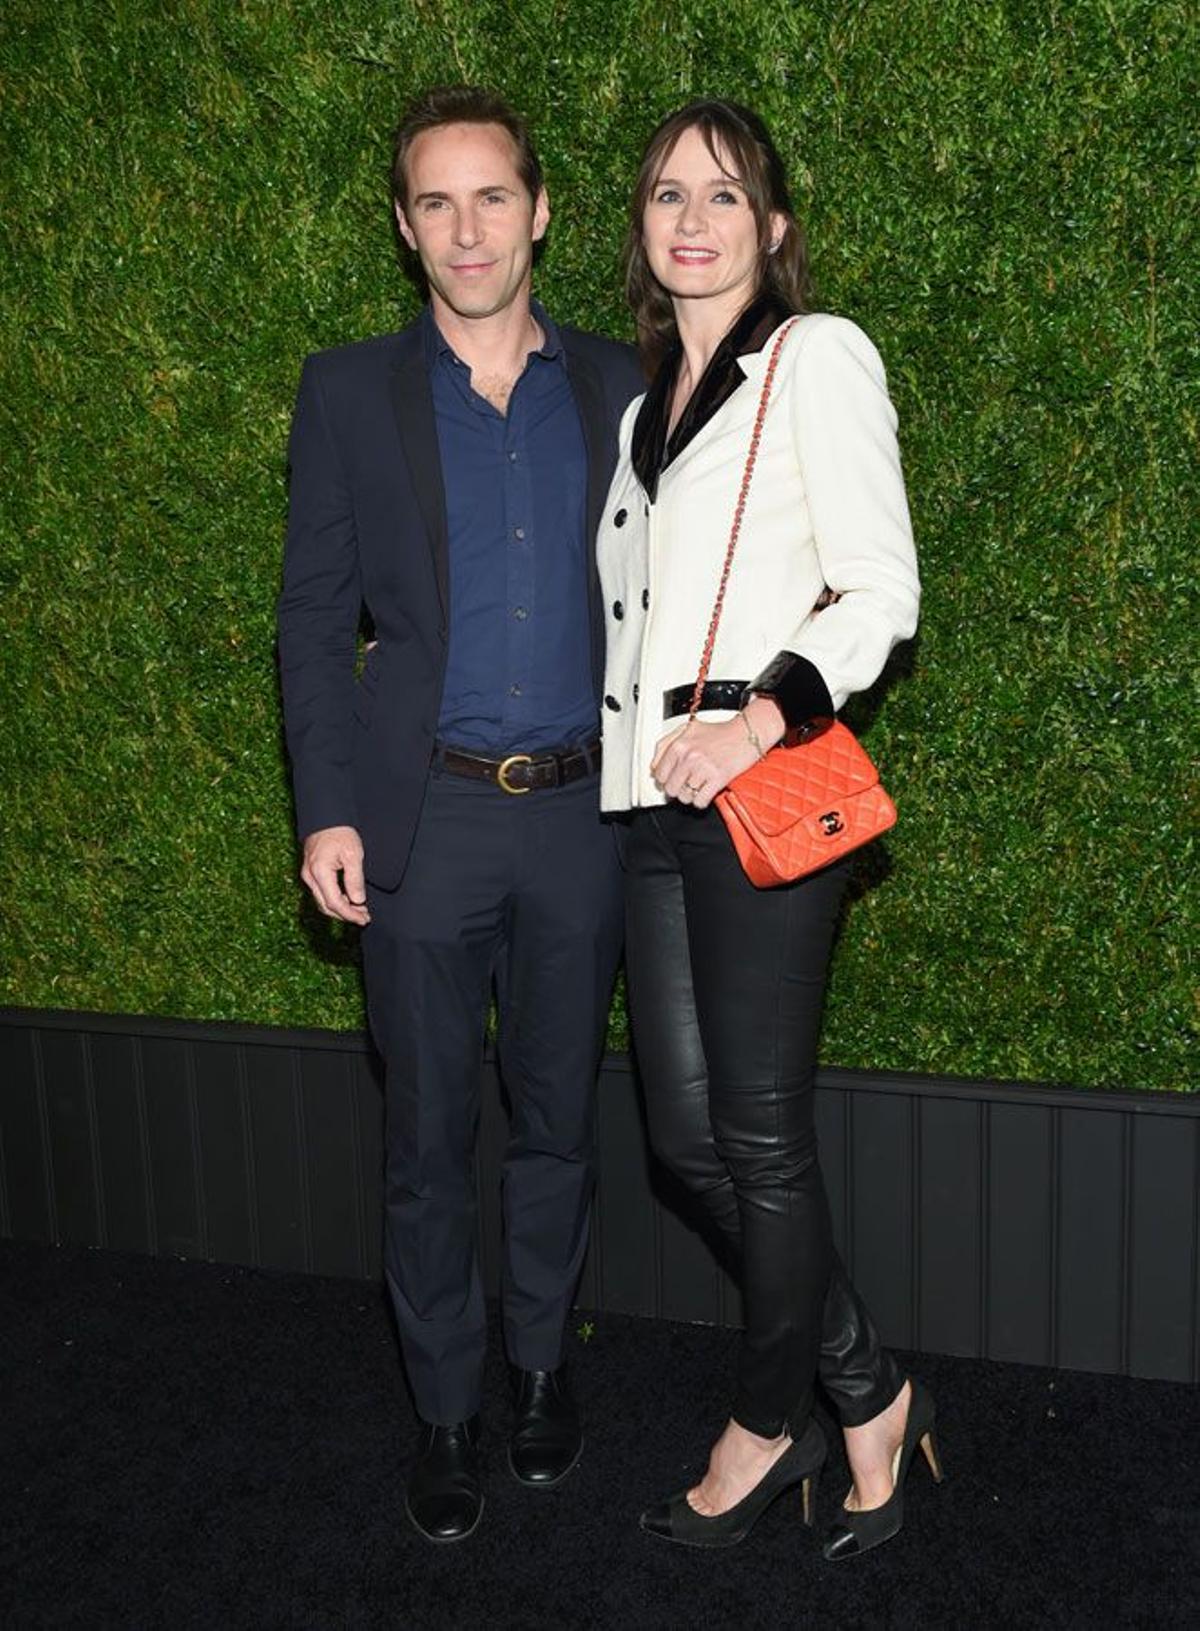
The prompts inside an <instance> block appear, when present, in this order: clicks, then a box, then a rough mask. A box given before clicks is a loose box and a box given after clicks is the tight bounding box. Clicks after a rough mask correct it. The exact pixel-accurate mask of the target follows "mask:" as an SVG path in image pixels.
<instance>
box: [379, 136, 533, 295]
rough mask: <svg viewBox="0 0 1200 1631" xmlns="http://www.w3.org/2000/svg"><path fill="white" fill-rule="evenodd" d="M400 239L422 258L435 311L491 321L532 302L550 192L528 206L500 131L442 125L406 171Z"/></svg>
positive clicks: (421, 142) (416, 150) (512, 152)
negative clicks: (524, 299) (439, 307)
mask: <svg viewBox="0 0 1200 1631" xmlns="http://www.w3.org/2000/svg"><path fill="white" fill-rule="evenodd" d="M405 170H406V176H407V182H408V186H407V195H408V196H407V203H406V204H405V205H404V207H403V208H401V206H400V205H399V204H397V206H396V219H397V221H398V222H399V223H400V232H401V234H402V236H403V238H404V241H405V243H406V244H407V245H408V246H409V248H410V249H412V250H415V252H416V253H417V255H419V256H420V260H421V265H422V266H423V267H424V269H425V276H426V277H427V278H428V279H429V288H430V293H431V296H432V299H433V302H434V306H435V309H436V307H437V305H438V304H439V303H441V304H443V305H445V306H448V307H449V308H450V310H451V311H453V312H454V313H455V314H456V315H457V316H459V317H465V318H479V317H491V316H494V315H495V313H497V312H501V311H505V310H506V309H507V308H508V307H509V306H511V305H512V304H513V302H514V301H515V300H517V299H518V298H520V297H521V296H522V295H525V296H526V297H527V296H528V292H529V285H530V276H531V268H532V265H533V246H534V244H535V242H536V241H537V240H538V239H539V238H540V237H541V236H542V234H543V233H544V232H545V230H546V225H547V223H548V222H549V220H550V206H549V204H548V203H547V200H546V193H545V189H544V188H543V190H542V191H541V192H540V193H539V194H538V196H537V198H536V199H534V198H530V196H529V189H528V188H527V187H526V186H525V183H524V182H523V181H522V180H521V175H520V172H519V171H518V169H517V153H516V147H515V144H514V142H513V139H512V137H511V136H510V135H509V134H508V132H507V131H506V130H505V129H504V128H503V127H502V126H500V125H479V124H455V125H439V126H438V127H437V129H435V130H426V131H423V132H422V133H421V135H419V136H418V137H417V138H416V140H415V141H414V142H413V144H412V146H411V147H410V148H409V150H408V155H407V159H406V164H405Z"/></svg>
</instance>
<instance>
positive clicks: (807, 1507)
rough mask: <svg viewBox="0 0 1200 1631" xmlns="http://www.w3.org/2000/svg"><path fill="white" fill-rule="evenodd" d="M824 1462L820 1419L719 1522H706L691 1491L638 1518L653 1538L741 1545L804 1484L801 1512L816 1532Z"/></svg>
mask: <svg viewBox="0 0 1200 1631" xmlns="http://www.w3.org/2000/svg"><path fill="white" fill-rule="evenodd" d="M824 1464H825V1435H824V1433H822V1431H821V1429H820V1428H819V1427H818V1426H817V1424H816V1422H815V1421H811V1420H810V1421H809V1423H808V1425H807V1426H806V1427H805V1429H804V1432H803V1433H802V1434H801V1436H800V1437H799V1438H798V1439H793V1441H792V1442H791V1444H789V1445H788V1447H787V1449H786V1450H785V1451H784V1452H783V1454H782V1455H781V1456H780V1457H779V1460H778V1461H775V1462H773V1463H772V1465H771V1467H770V1469H769V1471H768V1472H767V1473H766V1474H765V1475H764V1476H763V1477H762V1478H761V1479H760V1480H759V1482H758V1483H757V1484H755V1486H754V1488H753V1489H752V1490H751V1491H750V1493H749V1494H748V1495H743V1496H742V1498H741V1500H740V1501H739V1502H738V1503H737V1505H736V1506H731V1507H730V1508H729V1511H728V1512H722V1513H720V1514H718V1516H717V1517H715V1518H706V1517H704V1516H703V1515H702V1514H701V1513H699V1512H696V1511H695V1510H694V1509H693V1508H692V1507H691V1506H689V1504H688V1498H687V1490H680V1492H679V1494H678V1495H672V1496H671V1497H670V1499H669V1500H666V1501H660V1502H659V1503H658V1505H657V1506H651V1507H647V1508H646V1510H645V1512H643V1513H642V1516H641V1518H640V1520H639V1522H640V1523H641V1526H642V1528H643V1529H645V1530H646V1531H647V1533H648V1534H651V1535H658V1536H660V1537H661V1538H662V1539H663V1540H677V1541H678V1542H679V1543H680V1544H681V1545H683V1546H736V1545H737V1543H738V1542H739V1541H740V1540H745V1538H746V1536H747V1535H748V1534H749V1533H750V1531H751V1530H752V1529H753V1528H754V1525H755V1524H756V1523H757V1522H758V1520H759V1519H760V1518H761V1517H762V1515H763V1513H764V1512H765V1511H766V1510H767V1508H768V1507H769V1506H770V1505H771V1503H772V1501H774V1500H775V1499H776V1498H777V1497H778V1496H780V1495H782V1494H783V1492H784V1490H787V1489H794V1488H795V1486H796V1485H797V1484H799V1485H800V1498H801V1512H802V1515H803V1518H804V1522H805V1523H806V1524H807V1525H808V1527H809V1528H810V1529H811V1528H812V1521H813V1515H814V1513H815V1511H816V1492H817V1479H818V1478H819V1476H820V1472H821V1468H822V1467H823V1466H824Z"/></svg>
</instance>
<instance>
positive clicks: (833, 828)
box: [817, 810, 846, 838]
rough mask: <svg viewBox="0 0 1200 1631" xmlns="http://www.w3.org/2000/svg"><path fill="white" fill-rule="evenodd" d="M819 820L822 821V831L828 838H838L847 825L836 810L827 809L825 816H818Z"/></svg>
mask: <svg viewBox="0 0 1200 1631" xmlns="http://www.w3.org/2000/svg"><path fill="white" fill-rule="evenodd" d="M817 820H818V821H819V822H820V823H821V831H822V832H823V833H824V834H825V836H826V838H836V836H837V835H838V833H840V832H842V831H843V830H844V828H845V825H846V823H845V822H844V821H843V820H842V818H841V816H840V815H839V814H838V813H837V811H836V810H827V811H826V812H825V814H824V815H823V816H818V817H817Z"/></svg>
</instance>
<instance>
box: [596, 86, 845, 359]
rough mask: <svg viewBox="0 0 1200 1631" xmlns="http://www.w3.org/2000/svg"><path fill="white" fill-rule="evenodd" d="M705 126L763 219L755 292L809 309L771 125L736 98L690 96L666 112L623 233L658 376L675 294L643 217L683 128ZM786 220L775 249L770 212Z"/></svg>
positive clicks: (647, 354)
mask: <svg viewBox="0 0 1200 1631" xmlns="http://www.w3.org/2000/svg"><path fill="white" fill-rule="evenodd" d="M691 129H696V130H699V131H700V133H701V135H702V136H703V137H704V140H705V143H706V144H707V146H708V150H709V152H710V153H711V154H712V156H713V158H714V159H716V161H717V163H718V164H719V165H720V166H721V167H722V169H723V170H724V171H725V173H726V174H727V175H729V176H730V177H731V178H732V179H733V180H736V181H739V182H740V183H741V185H742V187H743V188H744V190H745V193H746V197H747V200H748V202H749V204H750V208H751V210H752V211H753V213H754V219H755V221H756V223H757V225H758V253H759V280H758V287H757V288H756V290H755V294H756V295H758V294H764V293H768V292H769V293H773V294H775V295H776V296H777V297H778V298H779V299H780V300H782V301H783V303H784V304H785V305H786V306H788V307H789V308H790V309H791V310H792V311H797V312H802V311H809V310H811V305H812V279H811V276H810V274H809V267H808V245H807V243H806V242H805V238H804V232H803V229H802V228H801V226H800V223H799V222H798V221H797V220H796V216H795V212H794V211H793V209H792V200H791V196H790V194H789V192H788V184H787V176H786V174H785V172H784V168H783V160H782V159H781V158H780V157H779V152H778V149H777V148H776V146H775V143H774V142H773V141H772V140H771V133H770V131H768V129H767V127H766V125H765V124H764V123H763V121H762V120H761V119H760V118H759V116H758V114H757V113H754V112H753V111H752V110H751V109H750V108H744V107H742V106H740V104H738V103H737V102H721V101H715V100H705V101H699V102H689V103H688V104H687V106H686V107H683V108H680V109H678V111H677V112H675V113H671V114H668V115H667V117H666V118H665V119H664V120H663V121H662V123H661V124H660V125H659V126H658V128H657V129H656V130H655V131H654V133H653V135H652V136H651V137H650V140H649V141H648V142H647V143H646V150H645V152H644V153H643V154H642V162H641V166H640V168H639V169H638V174H637V180H636V182H635V183H634V188H633V198H632V200H631V201H630V207H629V230H628V233H627V234H626V238H625V253H624V262H625V297H626V299H627V300H628V301H629V305H630V309H631V310H632V312H633V316H634V321H635V322H636V324H637V335H638V347H639V349H640V351H641V354H642V362H643V364H644V366H645V368H646V372H647V374H648V376H649V377H650V378H651V379H653V377H654V375H655V374H656V373H657V372H658V369H659V366H660V365H661V363H662V361H663V358H664V357H665V356H666V355H667V353H668V352H669V351H670V350H671V348H672V346H673V345H674V344H675V341H676V339H677V337H678V330H677V328H676V326H675V310H674V307H673V306H672V304H671V297H670V295H669V294H668V293H667V291H666V290H665V289H664V288H663V286H662V284H661V283H660V282H659V281H658V279H657V278H656V277H655V276H654V273H653V272H652V271H651V270H650V263H649V261H648V260H647V259H646V249H645V244H644V243H643V240H642V217H643V215H644V213H645V209H646V205H647V203H648V202H649V200H650V195H651V193H652V192H653V190H654V186H655V183H656V182H657V181H658V178H659V176H660V175H661V174H662V171H663V166H664V165H665V164H666V161H667V158H668V156H669V155H670V153H671V150H672V148H673V147H674V146H675V143H676V142H677V141H678V140H679V138H680V136H682V135H683V133H684V131H685V130H691ZM774 213H778V214H780V215H783V216H784V217H785V218H786V221H787V225H786V227H785V229H784V234H783V239H782V241H781V243H780V245H779V248H778V249H777V250H776V251H775V253H774V254H772V253H771V249H770V234H771V216H772V214H774Z"/></svg>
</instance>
